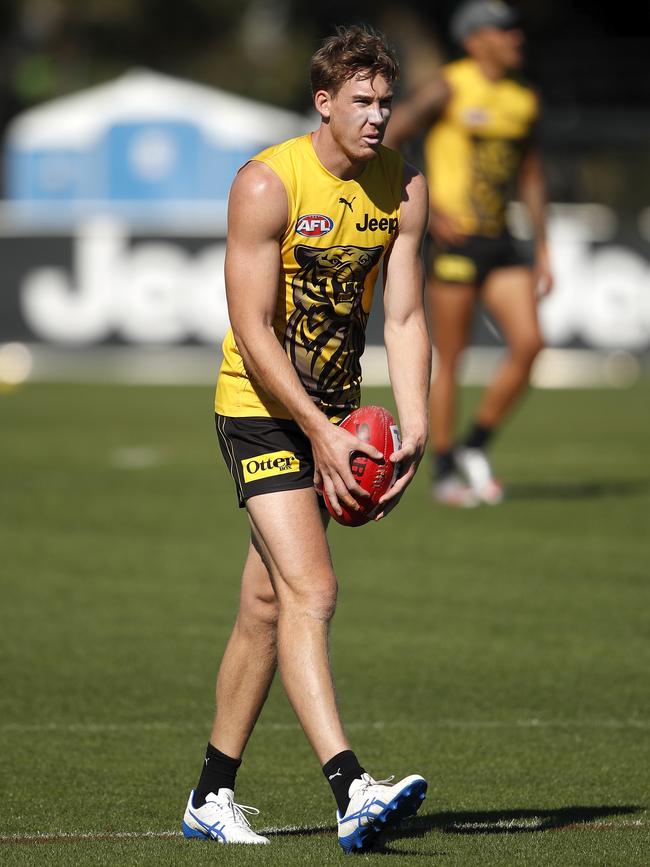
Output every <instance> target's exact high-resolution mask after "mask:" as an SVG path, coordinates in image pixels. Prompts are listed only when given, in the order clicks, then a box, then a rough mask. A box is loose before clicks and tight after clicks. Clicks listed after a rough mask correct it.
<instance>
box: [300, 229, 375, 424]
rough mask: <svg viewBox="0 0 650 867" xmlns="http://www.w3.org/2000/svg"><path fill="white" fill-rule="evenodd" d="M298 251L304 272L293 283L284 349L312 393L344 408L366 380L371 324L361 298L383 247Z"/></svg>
mask: <svg viewBox="0 0 650 867" xmlns="http://www.w3.org/2000/svg"><path fill="white" fill-rule="evenodd" d="M293 252H294V256H295V259H296V262H297V263H298V265H299V266H300V268H299V270H298V272H297V273H296V275H295V276H294V278H293V281H292V290H293V303H294V306H295V310H294V311H293V313H292V314H291V316H290V317H289V321H288V322H287V327H286V331H285V336H284V347H285V350H286V352H287V354H288V355H289V358H290V359H291V361H292V362H293V365H294V367H295V368H296V370H297V372H298V376H299V377H300V381H301V382H302V384H303V386H304V387H305V389H306V390H307V392H308V393H310V394H311V395H313V396H314V397H317V398H318V399H319V400H322V401H323V402H324V403H326V404H327V405H329V406H331V407H334V406H342V405H345V404H346V403H347V402H348V401H349V389H350V386H351V385H352V384H353V383H355V382H359V380H360V378H361V363H360V359H361V355H362V354H363V349H364V345H365V328H366V322H367V320H368V314H367V313H366V312H365V311H364V310H363V307H362V305H361V299H362V296H363V291H364V286H365V281H366V277H367V276H368V274H369V272H370V271H371V270H372V268H373V267H374V266H375V265H376V264H377V262H379V259H380V257H381V255H382V253H383V247H381V246H378V247H355V246H352V245H338V246H334V247H326V248H324V249H323V248H315V247H308V246H306V245H303V244H299V245H297V246H296V247H294V251H293ZM346 394H347V398H346Z"/></svg>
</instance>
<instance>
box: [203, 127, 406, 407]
mask: <svg viewBox="0 0 650 867" xmlns="http://www.w3.org/2000/svg"><path fill="white" fill-rule="evenodd" d="M254 159H256V160H259V161H260V162H263V163H265V164H266V165H268V166H269V167H270V168H271V169H273V171H274V172H275V173H276V174H277V175H278V177H279V178H280V180H281V181H282V183H283V184H284V187H285V189H286V191H287V198H288V202H289V219H288V222H287V227H286V230H285V232H284V234H283V236H282V239H281V248H280V252H281V257H282V265H281V273H280V287H279V291H278V302H277V307H276V312H275V318H274V321H273V328H274V330H275V333H276V335H277V338H278V340H279V341H280V343H281V344H282V345H283V347H284V349H285V351H286V353H287V355H288V356H289V358H290V359H291V361H292V363H293V366H294V367H295V369H296V371H297V372H298V376H299V377H300V381H301V382H302V384H303V386H304V387H305V389H306V391H307V393H308V394H309V395H310V396H311V397H312V399H313V400H314V401H315V402H316V403H317V404H318V405H319V406H320V407H321V409H322V410H323V411H324V412H325V413H327V415H329V416H330V417H331V418H332V419H333V420H340V419H341V418H343V417H344V416H346V415H347V414H348V413H349V412H350V411H351V410H352V409H354V408H355V407H357V406H358V405H359V399H360V384H361V365H360V358H361V354H362V353H363V349H364V344H365V328H366V322H367V320H368V314H369V312H370V307H371V305H372V296H373V291H374V287H375V282H376V279H377V274H378V272H379V265H380V262H381V259H382V257H383V255H384V253H385V252H386V250H387V249H388V247H389V246H390V244H391V242H392V241H393V239H394V238H395V236H396V234H397V232H398V231H399V217H400V202H401V194H402V183H403V159H402V157H401V156H400V154H398V153H396V152H395V151H392V150H389V149H388V148H385V147H380V148H379V151H378V153H377V156H376V157H374V159H372V160H371V162H370V163H368V165H367V166H366V168H365V169H364V171H363V173H362V174H361V175H360V176H359V177H358V178H356V179H354V180H349V181H344V180H341V179H340V178H337V177H336V176H335V175H333V174H331V172H329V171H328V170H327V169H326V168H325V167H324V166H323V165H322V164H321V162H320V160H319V159H318V157H317V156H316V152H315V151H314V147H313V145H312V141H311V135H310V134H309V135H305V136H301V137H300V138H296V139H290V140H289V141H286V142H284V143H283V144H280V145H276V146H275V147H271V148H268V149H267V150H265V151H262V153H260V154H258V155H257V156H256V157H255V158H254ZM215 409H216V411H217V412H218V413H221V414H222V415H228V416H272V417H274V418H290V414H289V412H288V411H287V409H286V408H285V407H284V406H283V405H282V404H280V403H278V401H276V400H275V399H274V398H272V397H271V396H270V395H269V394H267V393H265V392H264V390H263V389H262V388H261V386H260V385H259V384H258V383H257V382H255V381H254V380H253V379H252V377H250V376H249V374H248V373H247V371H246V369H245V367H244V362H243V360H242V357H241V355H240V353H239V350H238V348H237V345H236V343H235V339H234V336H233V333H232V329H231V330H229V331H228V334H227V335H226V337H225V339H224V342H223V363H222V365H221V370H220V371H219V379H218V381H217V393H216V399H215Z"/></svg>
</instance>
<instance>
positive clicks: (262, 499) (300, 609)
mask: <svg viewBox="0 0 650 867" xmlns="http://www.w3.org/2000/svg"><path fill="white" fill-rule="evenodd" d="M246 505H247V508H248V513H249V516H250V519H251V524H252V526H253V532H254V533H255V535H256V538H257V542H258V543H259V546H260V549H261V550H262V553H263V557H264V560H265V561H266V562H267V563H268V565H269V568H270V570H271V575H272V578H273V584H274V587H275V592H276V596H277V599H278V603H279V619H278V665H279V668H280V674H281V676H282V682H283V684H284V688H285V690H286V692H287V696H288V698H289V701H290V702H291V706H292V707H293V709H294V711H295V713H296V716H297V717H298V719H299V721H300V724H301V726H302V728H303V729H304V731H305V734H306V735H307V738H308V739H309V742H310V743H311V745H312V747H313V749H314V752H315V753H316V755H317V756H318V758H319V760H320V762H321V764H325V762H327V761H328V759H331V758H332V756H334V755H336V754H338V753H340V752H342V751H343V750H348V749H349V745H348V741H347V739H346V737H345V734H344V732H343V726H342V724H341V721H340V717H339V712H338V708H337V706H336V699H335V695H334V686H333V683H332V675H331V670H330V664H329V654H328V632H329V622H330V620H331V618H332V615H333V614H334V609H335V607H336V592H337V584H336V577H335V575H334V571H333V569H332V563H331V560H330V555H329V548H328V546H327V540H326V538H325V531H324V529H323V524H322V521H321V516H320V514H319V512H320V510H319V508H318V504H317V499H316V495H315V493H314V491H313V489H311V488H304V489H302V490H298V491H278V492H275V493H269V494H263V495H261V496H258V497H251V499H249V500H248V502H247V504H246Z"/></svg>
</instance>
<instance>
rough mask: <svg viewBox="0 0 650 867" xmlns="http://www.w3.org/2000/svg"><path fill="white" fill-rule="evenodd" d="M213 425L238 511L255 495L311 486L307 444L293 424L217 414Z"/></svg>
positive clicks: (310, 463) (275, 420)
mask: <svg viewBox="0 0 650 867" xmlns="http://www.w3.org/2000/svg"><path fill="white" fill-rule="evenodd" d="M215 421H216V425H217V437H218V439H219V445H220V446H221V453H222V454H223V459H224V460H225V462H226V466H227V467H228V470H229V472H230V475H231V476H232V477H233V480H234V482H235V488H236V489H237V499H238V501H239V506H240V508H241V507H243V506H244V505H245V503H246V500H247V499H248V498H249V497H254V496H255V495H256V494H268V493H269V492H271V491H295V490H298V489H300V488H311V487H312V486H313V484H314V457H313V455H312V451H311V443H310V442H309V440H308V439H307V437H306V436H305V434H304V433H303V432H302V430H301V429H300V428H299V427H298V425H297V424H296V423H295V421H290V420H288V419H279V418H267V417H265V416H254V417H241V418H233V417H231V416H225V415H219V414H218V413H216V414H215Z"/></svg>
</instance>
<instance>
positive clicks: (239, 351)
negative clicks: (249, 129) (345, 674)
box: [183, 27, 430, 852]
mask: <svg viewBox="0 0 650 867" xmlns="http://www.w3.org/2000/svg"><path fill="white" fill-rule="evenodd" d="M397 71H398V67H397V61H396V59H395V56H394V55H393V53H392V51H391V50H390V49H389V48H388V46H387V45H386V44H385V41H384V40H383V38H382V37H381V36H380V35H377V34H375V33H373V32H372V31H369V30H367V29H364V28H361V27H350V28H345V29H344V28H340V29H339V30H338V32H337V35H335V36H333V37H331V38H329V39H327V40H326V41H325V43H324V44H323V46H322V47H321V48H320V49H319V50H318V51H317V52H316V54H315V55H314V57H313V58H312V62H311V82H312V89H313V97H314V105H315V107H316V109H317V111H318V113H319V114H320V117H321V123H320V126H319V128H318V129H317V130H316V131H315V132H314V133H312V134H310V135H305V136H302V137H300V138H296V139H292V140H290V141H287V142H284V143H283V144H280V145H277V146H275V147H271V148H269V149H267V150H265V151H263V152H262V153H260V154H259V155H258V156H257V157H255V158H254V159H253V160H251V161H250V162H249V163H247V164H246V165H245V166H244V167H243V168H242V169H241V170H240V172H239V174H238V175H237V178H236V179H235V181H234V183H233V186H232V190H231V195H230V204H229V213H228V239H227V254H226V289H227V296H228V306H229V312H230V321H231V326H232V328H231V330H230V331H229V332H228V334H227V336H226V338H225V341H224V345H223V356H224V358H223V364H222V367H221V370H220V373H219V379H218V384H217V393H216V402H215V408H216V423H217V432H218V437H219V442H220V446H221V450H222V452H223V456H224V459H225V461H226V463H227V466H228V468H229V470H230V472H231V474H232V477H233V479H234V482H235V486H236V491H237V497H238V501H239V505H240V506H245V508H246V510H247V513H248V518H249V521H250V527H251V539H250V545H249V549H248V555H247V558H246V563H245V565H244V571H243V576H242V584H241V596H240V607H239V612H238V615H237V621H236V623H235V626H234V629H233V631H232V634H231V636H230V640H229V642H228V645H227V647H226V650H225V653H224V656H223V658H222V661H221V667H220V670H219V674H218V678H217V686H216V715H215V719H214V726H213V729H212V733H211V736H210V742H209V744H208V748H207V752H206V755H205V761H204V764H203V768H202V772H201V776H200V779H199V781H198V784H197V786H196V788H195V789H194V790H193V791H192V793H191V794H190V798H189V801H188V803H187V809H186V812H185V815H184V818H183V830H184V833H185V834H186V835H187V836H198V837H207V838H212V839H215V840H219V841H221V842H224V843H236V842H238V843H266V842H268V841H267V840H266V839H265V838H264V837H263V836H261V835H259V834H256V833H255V832H254V831H253V830H252V829H251V827H250V825H249V824H248V821H247V819H246V816H245V812H246V811H247V810H250V809H252V808H246V807H244V806H242V805H238V804H236V802H235V801H234V788H235V775H236V772H237V769H238V767H239V765H240V762H241V756H242V754H243V752H244V748H245V746H246V743H247V741H248V739H249V737H250V735H251V732H252V730H253V727H254V725H255V722H256V720H257V718H258V715H259V713H260V711H261V709H262V705H263V704H264V701H265V699H266V696H267V694H268V691H269V688H270V685H271V681H272V678H273V675H274V673H275V670H276V667H277V668H278V669H279V672H280V676H281V678H282V682H283V684H284V688H285V690H286V693H287V696H288V698H289V701H290V702H291V705H292V707H293V709H294V711H295V713H296V716H297V717H298V720H299V722H300V724H301V726H302V728H303V730H304V732H305V734H306V736H307V738H308V739H309V741H310V743H311V745H312V747H313V749H314V751H315V753H316V755H317V757H318V760H319V762H320V763H321V765H322V768H323V773H324V774H325V776H326V778H327V780H328V781H329V783H330V786H331V788H332V792H333V795H334V798H335V800H336V803H337V807H338V812H337V820H338V836H339V842H340V844H341V846H342V848H343V849H344V850H345V851H346V852H347V851H355V850H357V851H359V850H361V851H363V850H365V849H366V848H367V847H368V846H370V845H371V844H372V842H373V839H374V837H375V835H376V833H377V832H378V831H379V830H381V829H382V828H383V827H385V826H386V825H387V824H391V823H393V822H395V821H396V820H398V819H399V818H401V817H402V816H405V815H409V814H411V813H413V812H415V810H416V809H417V808H418V806H419V804H420V802H421V800H422V799H423V798H424V794H425V791H426V786H427V784H426V781H425V780H424V779H423V778H422V777H421V776H420V775H418V774H413V775H410V776H408V777H406V778H405V779H403V780H401V781H400V782H398V783H395V784H393V785H391V784H390V783H391V780H392V778H391V779H389V780H384V781H376V780H374V779H373V778H372V777H371V776H370V774H368V773H367V772H366V770H365V768H364V767H363V766H362V765H361V764H360V761H359V759H358V758H357V755H356V753H355V752H353V750H352V749H351V746H350V743H349V741H348V739H347V736H346V734H345V731H344V729H343V725H342V723H341V720H340V717H339V712H338V709H337V705H336V699H335V695H334V687H333V683H332V675H331V671H330V665H329V659H328V624H329V622H330V620H331V618H332V615H333V614H334V609H335V605H336V592H337V582H336V576H335V575H334V571H333V569H332V563H331V560H330V554H329V549H328V545H327V541H326V537H325V528H326V526H327V516H326V513H324V511H323V509H322V508H321V501H320V499H319V496H318V495H317V492H316V488H317V489H319V490H324V491H325V492H326V493H327V495H328V497H329V499H330V502H331V503H332V504H333V507H334V509H335V511H336V512H337V513H340V512H341V504H345V506H346V507H347V508H350V509H354V508H359V501H360V500H362V499H363V497H364V496H367V495H366V494H365V493H364V491H363V490H362V488H360V487H359V485H358V484H357V483H356V482H355V479H354V477H353V475H352V472H351V468H350V455H351V453H352V452H353V451H360V452H365V453H366V454H368V455H370V456H371V457H374V458H376V459H379V458H380V457H381V455H380V453H379V452H378V451H377V450H376V449H375V448H374V447H372V446H371V445H370V444H369V443H366V442H363V441H361V440H359V439H357V438H356V437H355V436H354V435H353V434H351V433H349V432H347V431H345V430H343V429H342V428H340V427H338V426H337V422H340V421H341V420H342V419H343V418H344V417H345V416H346V415H347V414H348V413H349V412H350V411H351V410H352V409H353V408H355V407H357V406H358V404H359V399H360V382H361V368H360V357H361V353H362V352H363V347H364V331H365V325H366V321H367V318H368V314H369V311H370V307H371V302H372V295H373V288H374V285H375V281H376V278H377V275H378V273H379V269H380V268H383V275H384V310H385V320H386V324H385V343H386V350H387V354H388V363H389V370H390V378H391V384H392V387H393V391H394V395H395V401H396V404H397V408H398V412H399V419H400V423H401V428H402V436H403V442H402V446H401V448H400V449H399V451H397V452H396V453H395V454H394V455H393V458H392V459H393V460H394V461H399V462H400V463H401V466H402V470H401V475H400V478H399V479H398V481H397V482H396V483H395V485H394V486H393V487H392V488H391V489H390V490H389V491H388V493H387V494H385V495H384V497H383V498H382V500H381V501H380V509H379V513H378V514H377V515H376V518H377V519H380V518H382V517H383V516H384V515H385V514H386V513H387V512H388V511H389V510H390V509H391V508H393V507H394V506H395V504H396V503H397V502H398V500H399V498H400V497H401V496H402V494H403V493H404V490H405V488H406V486H407V485H408V484H409V482H410V481H411V479H412V478H413V475H414V473H415V470H416V468H417V466H418V463H419V461H420V459H421V456H422V454H423V450H424V448H425V442H426V438H427V396H428V387H429V375H430V345H429V336H428V332H427V326H426V317H425V314H424V308H423V284H424V274H423V267H422V263H421V256H420V249H421V244H422V239H423V235H424V232H425V229H426V223H427V214H428V204H427V188H426V182H425V181H424V178H423V177H422V176H421V175H420V174H419V173H418V172H417V171H415V170H414V169H412V168H411V167H410V166H407V165H405V164H404V161H403V159H402V157H401V156H400V155H399V154H398V153H396V152H394V151H390V150H388V149H387V148H385V147H383V146H382V138H383V135H384V130H385V128H386V124H387V122H388V118H389V116H390V111H391V99H392V84H393V81H394V79H395V77H396V75H397Z"/></svg>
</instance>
